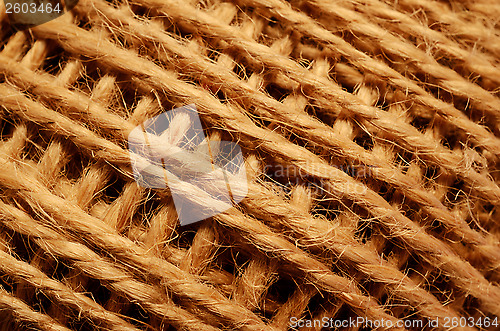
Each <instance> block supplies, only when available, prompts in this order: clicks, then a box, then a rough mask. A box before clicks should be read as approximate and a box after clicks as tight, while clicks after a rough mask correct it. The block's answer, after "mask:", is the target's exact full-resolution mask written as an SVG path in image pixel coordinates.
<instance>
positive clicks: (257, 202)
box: [9, 65, 455, 317]
mask: <svg viewBox="0 0 500 331" xmlns="http://www.w3.org/2000/svg"><path fill="white" fill-rule="evenodd" d="M9 67H11V68H13V67H14V65H10V66H9ZM17 76H18V77H22V76H23V75H17ZM35 78H37V79H36V81H38V82H42V83H43V84H44V85H45V86H46V88H47V89H48V90H50V89H53V88H54V86H51V85H49V84H46V83H48V82H47V81H46V80H44V79H42V77H35ZM48 90H47V92H49V91H48ZM38 92H39V94H40V95H43V94H44V91H43V90H40V91H38ZM59 97H60V95H59ZM78 100H79V101H82V100H84V99H83V96H82V97H80V98H78ZM64 102H65V103H66V104H68V105H71V101H70V100H69V99H68V100H65V101H64ZM81 104H83V105H86V104H87V102H83V103H81ZM115 117H116V118H114V119H113V121H112V122H111V123H113V124H114V125H116V124H121V125H119V127H122V128H124V129H125V130H126V127H127V123H126V122H125V121H124V120H122V119H121V118H120V117H119V116H115ZM101 123H102V124H103V125H104V126H105V127H106V122H105V121H103V122H101ZM111 123H110V124H111ZM117 133H118V134H120V133H119V132H117ZM249 191H250V192H258V193H257V194H251V195H250V196H249V197H248V198H249V200H248V201H250V203H252V205H253V206H254V207H253V208H251V209H250V211H251V212H255V211H260V210H261V209H262V208H264V211H265V215H269V216H268V217H271V215H273V216H272V217H271V219H273V220H274V217H276V219H281V218H283V217H284V216H285V217H287V218H290V215H294V214H293V208H292V207H288V208H282V209H283V212H282V213H279V212H278V213H276V212H274V211H273V207H272V206H280V205H281V206H286V205H287V203H286V202H285V201H284V200H278V199H277V198H276V199H275V200H276V201H272V204H269V201H268V203H263V201H262V198H261V197H269V196H272V193H271V192H270V191H265V189H264V188H263V187H259V186H258V185H253V186H250V189H249ZM263 206H264V207H263ZM291 212H292V214H290V213H291ZM291 222H293V226H290V227H291V228H296V227H299V229H300V230H299V231H300V233H301V235H302V236H308V239H307V240H308V241H313V240H315V242H316V245H318V243H323V246H320V247H324V245H325V244H326V245H328V244H332V242H333V244H332V245H334V246H336V247H335V250H336V252H337V254H341V253H342V254H343V256H344V257H347V258H348V259H349V260H352V261H355V263H357V264H361V265H364V266H366V267H365V268H366V269H370V272H368V273H367V274H368V275H370V276H371V277H373V278H375V279H377V280H379V281H382V282H384V283H387V284H392V285H396V287H395V290H397V284H399V283H401V284H403V286H402V287H401V290H397V295H400V296H402V297H404V298H406V299H408V300H409V301H410V302H415V301H416V304H417V305H418V306H420V305H421V306H422V307H426V306H427V305H428V306H429V309H426V308H422V312H423V314H425V316H427V317H434V316H442V317H446V316H454V315H455V314H454V313H451V312H449V311H447V310H446V309H444V308H443V307H442V306H441V305H440V304H439V302H437V300H436V299H435V298H433V296H432V295H429V294H428V293H427V292H426V291H424V290H422V289H416V288H415V287H416V285H415V284H412V283H411V281H409V279H406V278H405V277H404V276H403V275H402V274H401V273H400V272H399V271H398V270H396V269H393V274H394V275H395V276H392V277H387V276H385V274H386V273H387V271H388V266H383V265H382V261H381V260H380V258H379V257H378V256H376V255H374V254H373V253H372V252H370V251H368V250H366V249H364V248H363V247H362V246H360V245H359V244H357V243H356V241H355V240H354V239H353V238H351V239H349V236H348V235H347V234H343V235H342V234H335V235H333V234H332V238H330V240H329V241H326V240H325V239H324V238H323V236H321V235H319V236H317V237H316V235H317V234H321V233H322V231H321V230H317V231H315V232H314V235H309V234H307V228H309V226H311V225H314V224H315V222H316V221H315V220H314V219H312V218H310V217H306V218H304V216H303V215H301V216H300V217H295V216H294V217H292V218H291V221H289V222H288V224H290V223H291ZM306 224H307V226H306ZM323 226H324V225H323ZM326 228H327V229H328V227H326ZM326 233H329V231H326ZM311 237H312V239H309V238H311ZM335 237H337V238H341V239H337V240H333V239H334V238H335ZM343 242H344V243H346V244H342V243H343ZM351 245H352V246H351ZM346 250H348V252H346ZM352 250H354V251H353V252H352V254H349V252H351V251H352ZM363 257H365V258H363ZM365 268H363V269H365ZM372 269H376V270H375V271H372ZM405 286H408V288H406V287H405ZM404 289H409V290H408V291H406V290H404ZM413 291H417V292H416V293H415V294H413ZM443 309H444V311H441V310H443Z"/></svg>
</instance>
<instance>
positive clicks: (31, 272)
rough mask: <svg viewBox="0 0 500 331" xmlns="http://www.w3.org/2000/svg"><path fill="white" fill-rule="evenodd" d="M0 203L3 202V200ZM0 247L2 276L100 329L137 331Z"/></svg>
mask: <svg viewBox="0 0 500 331" xmlns="http://www.w3.org/2000/svg"><path fill="white" fill-rule="evenodd" d="M1 204H2V205H3V203H1ZM4 206H5V205H3V206H2V207H4ZM0 246H3V250H0V259H1V261H2V263H1V264H0V270H1V272H2V273H3V274H4V275H8V276H10V277H12V278H13V279H15V280H18V281H19V280H24V281H25V282H27V283H28V284H30V285H31V286H33V287H35V288H37V289H39V290H41V291H42V292H43V293H45V294H48V295H49V296H50V297H51V299H52V300H54V301H55V302H58V303H59V304H61V305H64V306H66V307H70V308H72V309H74V310H75V312H77V314H75V315H76V316H78V313H81V314H82V315H84V316H85V315H87V316H85V317H86V318H88V319H89V320H90V321H92V322H93V323H94V325H98V326H100V328H101V329H103V330H124V331H125V330H128V331H137V330H138V329H137V328H135V327H133V326H132V325H131V324H129V323H128V322H126V321H124V320H123V319H121V318H120V317H118V316H117V315H116V314H114V313H111V312H109V311H106V310H105V309H104V308H103V307H101V306H100V305H99V304H97V303H95V302H94V301H93V300H91V299H89V298H88V297H86V296H85V295H83V294H81V293H77V292H74V291H73V290H72V289H70V288H69V287H67V286H66V285H64V284H62V283H60V282H58V281H56V280H53V279H52V278H50V277H48V276H47V275H46V274H44V273H43V272H42V271H40V270H39V269H37V268H35V267H33V266H31V265H30V264H29V263H26V262H23V261H19V260H17V259H16V258H14V257H13V256H12V255H10V254H9V253H6V252H5V250H7V246H6V243H5V242H3V240H2V241H1V242H0ZM78 318H80V316H78Z"/></svg>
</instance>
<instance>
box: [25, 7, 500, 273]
mask: <svg viewBox="0 0 500 331" xmlns="http://www.w3.org/2000/svg"><path fill="white" fill-rule="evenodd" d="M93 4H94V5H95V6H96V8H98V9H99V11H101V12H102V13H103V14H105V17H106V21H111V22H112V21H114V20H116V22H117V23H118V22H120V24H121V25H122V26H123V23H125V22H126V23H128V24H129V25H131V28H132V30H131V31H130V34H131V36H135V35H139V36H148V37H149V36H150V35H151V37H150V38H151V39H153V40H158V41H160V42H161V45H162V46H163V47H162V49H163V50H167V49H171V50H172V54H175V55H176V56H175V57H169V58H166V59H165V60H163V61H164V62H168V61H170V62H173V61H179V62H180V63H179V65H180V66H182V67H183V68H185V69H190V70H195V72H197V73H199V74H201V72H203V74H204V75H206V76H207V80H206V81H204V83H209V81H210V80H211V81H212V82H217V83H218V84H221V90H223V91H224V92H226V93H228V95H231V96H232V97H234V98H235V100H238V101H243V99H242V97H243V96H245V100H244V101H243V102H244V103H245V104H248V103H250V104H251V105H252V106H254V107H255V110H256V111H257V114H256V115H258V116H260V117H264V118H273V117H278V119H277V120H279V121H280V123H283V125H290V129H291V130H293V131H295V132H297V131H298V132H300V133H301V135H302V136H308V138H309V139H311V141H314V142H321V144H322V145H327V146H328V147H330V148H331V151H332V152H334V153H335V152H336V151H337V150H338V151H340V152H338V153H339V155H343V156H347V157H349V158H350V159H352V160H353V161H354V160H355V161H359V162H361V163H363V164H366V165H369V166H372V167H374V168H373V171H372V174H373V176H374V177H376V178H380V179H383V180H386V181H390V182H391V183H392V184H394V185H397V186H401V189H402V190H403V192H404V193H405V194H407V196H408V197H409V198H413V199H416V200H418V202H419V203H420V204H421V205H424V206H423V208H425V209H428V210H429V214H430V215H432V216H434V217H436V218H437V219H440V220H443V222H444V223H445V224H446V225H447V226H449V228H450V229H452V230H454V231H457V230H461V229H463V230H462V231H463V232H462V231H460V233H459V234H458V235H459V236H461V237H462V238H463V239H464V240H467V241H470V242H471V243H474V244H478V243H481V242H482V247H483V249H481V250H480V252H482V253H480V254H482V255H484V257H485V259H491V260H492V265H494V266H496V265H499V262H500V252H498V251H497V250H496V249H495V248H496V245H494V244H493V245H491V246H490V244H487V243H486V242H485V240H484V239H481V237H480V236H478V235H477V233H474V232H471V231H470V228H469V227H468V225H466V224H462V225H459V228H457V224H456V221H457V220H456V219H455V218H454V217H453V216H452V215H451V214H450V213H448V212H447V210H446V209H445V208H444V207H443V206H442V205H441V203H440V202H439V201H437V200H436V199H435V198H434V197H432V196H431V195H429V194H427V193H426V191H424V190H417V188H416V186H417V185H418V184H417V183H416V182H415V181H411V179H410V178H408V177H407V176H406V177H405V176H404V175H403V174H401V173H400V172H398V171H397V170H396V169H394V168H393V169H391V166H390V164H387V163H386V162H384V159H379V158H378V157H377V155H375V154H369V153H367V151H365V150H364V149H363V148H361V147H359V146H358V145H357V144H354V143H353V142H352V141H351V140H350V139H342V138H343V137H342V136H339V137H337V136H335V135H334V131H333V130H332V129H331V128H330V127H328V126H326V125H324V124H323V123H321V122H319V121H314V120H313V119H312V118H311V117H309V116H307V114H306V113H305V112H304V113H299V112H297V111H295V112H294V111H293V110H294V108H293V107H287V106H286V105H282V104H281V103H279V102H277V101H275V100H274V99H272V98H269V97H267V96H265V95H264V94H263V93H259V92H256V91H255V90H254V89H252V86H251V85H250V86H249V85H245V84H244V83H242V82H241V81H240V80H239V79H238V78H237V77H236V76H235V75H234V73H233V72H232V69H233V68H232V66H231V67H230V68H228V69H229V70H228V71H227V73H226V74H225V73H224V71H223V70H222V69H223V68H222V67H221V65H214V64H211V63H210V62H209V61H204V60H203V59H202V58H200V57H197V55H196V53H191V52H189V50H188V49H186V50H185V51H184V52H183V50H182V49H181V48H180V45H178V43H177V42H176V41H175V40H173V39H172V38H170V37H169V36H168V35H166V34H162V33H161V32H159V31H156V33H155V29H154V27H146V26H141V25H140V23H138V22H135V21H134V20H133V19H132V17H129V18H128V19H127V17H126V16H125V13H123V12H118V11H113V10H112V9H110V8H109V7H108V6H106V5H103V4H101V3H100V2H97V1H96V2H94V3H93ZM117 16H118V17H119V18H118V17H117ZM153 33H154V35H152V34H153ZM179 55H183V56H184V57H185V58H186V60H185V61H182V59H181V58H180V56H179ZM199 62H202V63H199ZM229 63H231V62H229ZM15 75H16V76H17V77H19V75H20V73H19V72H16V73H15ZM28 75H29V76H31V77H32V76H33V74H28V73H26V75H25V77H26V79H29V78H28ZM252 78H256V77H255V75H252ZM26 79H25V81H26ZM256 79H258V78H256ZM32 81H33V83H32V84H36V85H37V86H39V85H41V84H40V82H41V80H40V79H38V78H37V79H32ZM35 81H37V82H35ZM223 82H227V83H228V84H223ZM46 84H47V83H44V85H46ZM47 89H48V88H47ZM49 93H50V91H45V90H43V91H42V90H40V92H39V93H38V94H39V95H40V96H41V97H43V96H44V95H46V96H47V97H48V95H49ZM236 96H239V98H237V99H236ZM289 103H290V104H292V103H293V104H297V103H298V100H289ZM242 106H243V105H242ZM261 110H268V112H261ZM113 123H116V121H113ZM297 128H300V129H301V130H297ZM329 131H330V132H329ZM313 139H314V140H313ZM488 246H490V247H489V248H488ZM483 253H484V254H483Z"/></svg>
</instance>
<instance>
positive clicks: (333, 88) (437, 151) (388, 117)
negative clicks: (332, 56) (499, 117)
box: [41, 0, 500, 203]
mask: <svg viewBox="0 0 500 331" xmlns="http://www.w3.org/2000/svg"><path fill="white" fill-rule="evenodd" d="M141 3H142V4H143V5H145V6H147V7H148V8H157V10H159V11H160V12H161V14H163V15H166V16H167V17H175V18H177V19H178V20H181V21H182V22H185V23H187V24H186V26H185V28H186V29H187V30H189V31H194V32H196V33H198V34H201V35H210V36H213V37H214V38H216V40H218V39H223V40H225V41H226V42H228V44H227V45H225V44H222V43H220V47H223V48H226V49H227V48H235V47H237V48H238V50H239V51H240V52H241V53H240V55H241V56H244V57H246V59H247V60H248V61H249V62H250V64H252V65H255V66H256V67H257V68H261V69H262V66H263V65H265V66H266V68H267V70H279V71H280V72H283V73H286V76H287V77H288V78H289V79H293V80H294V81H296V82H297V83H298V84H299V85H300V86H302V89H301V91H302V92H303V93H304V94H305V95H308V96H309V97H311V98H312V99H313V100H314V104H316V105H318V107H319V109H318V112H326V115H332V116H335V117H337V116H339V114H340V113H341V112H346V111H348V112H349V113H351V114H352V115H353V116H355V117H356V119H359V120H361V121H363V123H364V124H368V125H372V126H373V127H375V128H377V129H378V130H383V133H384V135H385V136H387V137H392V139H393V140H394V141H397V143H398V144H399V145H402V146H404V147H405V148H407V149H409V150H412V151H414V152H416V154H417V155H418V156H419V157H420V158H422V159H424V160H428V161H429V162H431V163H433V164H436V165H439V166H442V167H444V168H445V169H446V170H447V171H450V172H451V173H455V174H457V175H458V176H459V177H461V178H463V179H464V180H465V182H466V183H467V184H468V185H469V186H470V187H471V188H472V189H473V190H475V191H477V192H479V193H480V194H481V195H482V196H483V197H484V198H485V199H487V200H489V201H492V202H493V203H498V201H500V199H499V197H500V189H499V188H498V186H497V185H496V184H495V183H493V182H492V181H491V180H489V179H488V178H486V176H482V175H480V174H478V173H477V172H476V171H474V170H473V169H471V168H470V167H465V166H463V165H462V162H461V160H462V159H461V157H460V156H459V155H456V154H452V153H450V152H449V150H448V149H446V148H444V147H443V146H442V145H440V144H439V143H438V142H437V141H436V140H435V139H430V138H429V137H428V136H424V135H422V134H421V133H420V132H419V131H418V130H417V129H415V128H414V127H413V126H411V125H409V124H407V123H404V122H402V121H401V120H399V119H398V118H396V117H394V116H392V114H388V113H386V112H382V111H380V110H379V109H378V108H375V107H367V106H365V105H363V104H361V103H360V100H359V99H358V98H356V97H354V96H353V95H351V94H350V93H347V92H345V91H343V90H342V89H340V88H339V87H338V86H337V85H335V84H333V83H332V82H331V81H330V80H326V79H322V78H321V77H318V76H316V75H314V74H312V73H310V72H309V71H308V70H306V69H304V68H303V67H301V66H300V65H298V64H297V63H296V62H294V61H292V60H290V59H289V58H287V57H283V56H279V55H278V54H276V53H275V52H272V51H271V50H270V49H269V48H268V47H267V46H265V45H263V44H259V43H256V42H255V41H254V40H253V39H249V38H248V37H246V36H244V35H242V33H241V32H240V31H239V30H237V29H235V28H234V27H231V26H228V25H221V24H220V22H219V21H218V20H216V19H214V18H212V17H211V16H208V15H207V14H205V13H202V12H199V11H198V10H195V9H190V8H189V6H174V5H173V4H171V3H170V2H167V1H165V2H161V3H158V2H156V1H155V0H141ZM174 15H176V16H174ZM44 27H47V26H44ZM47 32H48V31H45V34H44V35H41V37H49V36H48V35H47ZM55 33H56V32H55V31H54V34H55ZM56 38H57V37H55V36H53V37H52V38H51V39H56ZM69 40H70V39H69ZM69 40H68V42H70V41H69ZM229 45H230V46H229ZM62 46H63V47H64V45H62ZM247 46H248V47H247ZM247 54H249V56H248V57H247V56H246V55H247ZM101 56H102V55H101ZM261 69H258V70H261ZM332 101H334V102H335V103H333V104H332ZM438 102H442V101H438ZM336 105H342V107H343V109H342V110H341V109H340V108H338V107H336ZM430 106H432V104H431V105H430ZM489 145H490V146H491V144H489ZM491 147H492V148H493V146H491ZM492 153H493V154H494V155H496V154H498V149H496V148H493V150H492Z"/></svg>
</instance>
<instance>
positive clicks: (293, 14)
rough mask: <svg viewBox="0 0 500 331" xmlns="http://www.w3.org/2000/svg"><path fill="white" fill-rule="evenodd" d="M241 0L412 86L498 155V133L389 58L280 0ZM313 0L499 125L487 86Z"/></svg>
mask: <svg viewBox="0 0 500 331" xmlns="http://www.w3.org/2000/svg"><path fill="white" fill-rule="evenodd" d="M240 2H243V3H246V4H248V5H251V6H252V7H257V8H258V9H261V11H262V12H263V13H264V14H265V13H270V14H271V15H276V16H278V17H280V18H281V19H282V20H284V21H285V22H286V23H287V24H289V25H290V26H292V27H294V28H295V29H296V30H297V31H299V32H300V33H302V34H304V35H306V36H310V37H311V38H313V39H314V40H317V41H318V42H320V43H321V44H323V45H324V46H325V47H327V48H328V50H330V51H332V52H333V53H334V54H340V55H342V56H344V57H345V58H346V59H348V61H349V62H351V63H352V64H353V65H355V66H357V67H359V68H360V69H362V70H363V71H364V72H369V73H372V74H374V75H375V76H376V77H380V78H381V79H387V80H388V81H390V82H391V83H392V84H394V86H397V87H398V88H400V89H401V90H403V91H408V92H411V93H412V94H413V95H414V97H415V99H416V100H417V101H418V102H419V103H420V104H422V105H424V106H426V108H427V107H429V108H431V109H433V111H436V112H437V113H438V114H440V116H442V117H443V118H444V119H445V120H447V121H448V122H449V123H452V124H453V125H456V126H457V127H458V128H460V129H461V130H463V131H464V132H467V134H468V135H470V136H471V137H474V138H473V139H477V141H478V143H479V145H480V146H484V147H486V148H488V150H489V151H491V152H492V153H495V154H496V155H497V156H498V148H497V146H498V140H499V139H498V138H497V137H495V136H493V135H492V134H491V133H490V132H488V131H486V130H485V128H484V127H482V126H480V125H478V124H476V123H474V122H472V121H471V120H469V119H468V118H467V117H466V116H465V115H464V114H463V113H461V112H460V111H458V110H457V109H456V108H454V107H453V106H452V105H450V104H447V103H445V102H443V101H440V100H439V99H437V98H435V97H433V96H431V95H430V94H429V93H428V92H426V91H425V90H424V89H423V88H421V87H419V86H418V85H417V84H416V83H415V82H414V81H412V80H410V79H408V78H405V77H404V76H402V75H401V74H400V73H399V72H397V71H396V70H394V69H392V68H390V67H389V66H388V65H386V64H385V63H383V62H381V61H379V60H376V59H374V58H372V57H370V56H368V55H366V54H365V53H363V52H361V51H359V50H357V49H356V48H355V47H353V46H352V45H350V44H349V43H348V42H346V41H345V40H344V39H342V38H341V37H338V36H336V35H334V34H332V33H330V32H329V31H328V30H326V29H324V28H322V27H321V26H320V25H319V24H318V23H317V22H316V21H315V20H314V19H313V18H310V17H308V16H307V15H305V14H303V13H300V12H297V11H295V10H293V9H292V8H291V7H290V5H289V4H287V3H283V2H282V1H279V0H273V1H271V2H269V1H253V0H252V1H249V0H247V1H240ZM309 3H310V4H311V5H312V6H314V8H315V9H317V11H318V12H319V13H322V14H323V15H324V14H327V15H331V16H333V17H335V18H337V19H341V20H342V21H344V20H345V21H347V22H353V23H350V24H349V25H348V26H347V27H348V28H349V29H350V30H353V31H354V32H355V33H356V34H361V35H365V36H367V37H369V38H371V39H370V40H374V42H375V43H376V44H377V46H380V47H382V49H383V50H384V51H385V52H387V53H389V54H395V55H398V56H400V57H402V58H403V59H405V60H407V61H408V62H409V63H408V64H409V65H412V64H414V65H415V66H416V67H417V68H418V69H420V70H421V71H423V72H426V73H429V75H431V76H435V77H436V79H437V83H438V84H439V85H442V86H443V88H444V89H445V90H447V91H449V92H450V93H453V94H455V95H458V96H462V97H466V98H469V99H470V101H471V104H472V105H473V106H475V107H476V108H478V109H480V110H484V111H485V112H487V113H489V114H491V116H493V117H494V118H495V119H496V121H497V123H496V124H495V129H497V128H498V119H499V115H498V108H499V106H500V100H498V99H497V98H495V97H494V96H493V95H491V94H490V93H489V92H488V91H485V90H483V89H482V88H480V87H479V86H478V85H476V84H472V83H470V82H468V81H467V80H465V79H464V78H463V77H462V76H460V75H458V74H457V73H456V72H454V71H453V70H451V69H449V68H447V67H445V66H442V65H440V64H439V63H437V62H436V60H434V59H433V58H432V57H430V56H428V55H426V54H425V53H424V52H423V51H421V50H419V49H418V48H416V47H414V46H413V45H410V44H409V43H407V42H405V41H401V39H399V38H397V37H395V36H393V35H392V34H390V33H388V32H387V31H386V30H384V29H382V28H380V27H379V26H377V25H375V24H370V23H369V22H367V20H366V19H365V18H364V17H363V16H361V15H359V14H356V13H355V12H354V11H351V10H348V9H344V8H342V7H339V6H336V5H328V4H327V3H325V2H324V1H321V2H318V1H310V2H309ZM345 21H344V22H345Z"/></svg>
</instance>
